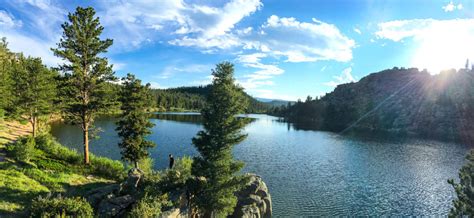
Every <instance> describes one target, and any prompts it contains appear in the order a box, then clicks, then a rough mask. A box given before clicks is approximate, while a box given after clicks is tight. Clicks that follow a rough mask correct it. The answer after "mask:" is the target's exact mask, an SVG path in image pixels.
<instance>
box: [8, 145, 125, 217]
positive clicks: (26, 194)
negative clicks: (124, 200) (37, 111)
mask: <svg viewBox="0 0 474 218" xmlns="http://www.w3.org/2000/svg"><path fill="white" fill-rule="evenodd" d="M47 140H48V142H49V143H50V144H48V146H42V148H48V149H49V150H47V149H44V150H41V149H38V148H37V149H35V151H34V155H33V158H31V160H30V161H29V162H27V163H24V162H19V161H15V160H14V158H12V157H8V156H6V157H5V158H4V161H2V162H0V217H2V216H14V217H16V216H26V215H28V212H27V209H28V206H29V205H30V204H31V202H32V199H34V198H36V197H37V196H39V195H42V196H43V195H46V194H47V193H48V192H53V193H62V195H65V196H82V195H83V194H84V193H86V192H87V191H88V190H92V189H95V188H99V187H101V186H105V185H109V184H111V183H114V182H115V181H114V180H113V179H117V181H118V179H119V178H120V175H112V174H121V173H125V170H124V167H123V165H122V164H121V163H120V162H116V161H112V160H110V159H107V158H99V157H95V156H94V161H92V164H96V165H95V166H94V165H92V166H84V165H83V164H82V163H81V162H77V161H76V158H75V157H74V156H75V155H80V154H77V153H75V152H74V151H72V150H70V149H68V148H66V147H64V146H61V145H60V144H59V143H57V142H55V141H54V140H52V139H49V138H48V139H47ZM39 147H41V146H39ZM5 151H6V150H5V146H4V145H0V153H2V152H3V153H5ZM48 152H49V153H48ZM63 152H64V153H63ZM64 155H65V156H66V157H65V156H64ZM109 167H110V169H111V171H113V172H112V173H111V172H107V168H109ZM114 170H115V171H114ZM120 170H123V171H124V172H119V171H120Z"/></svg>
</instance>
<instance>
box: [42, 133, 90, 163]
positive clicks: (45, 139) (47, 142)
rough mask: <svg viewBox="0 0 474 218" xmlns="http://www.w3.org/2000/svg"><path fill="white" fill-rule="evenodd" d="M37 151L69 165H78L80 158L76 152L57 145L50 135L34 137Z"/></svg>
mask: <svg viewBox="0 0 474 218" xmlns="http://www.w3.org/2000/svg"><path fill="white" fill-rule="evenodd" d="M36 146H37V148H38V149H40V150H42V151H44V152H46V153H47V154H48V155H49V156H50V157H51V158H54V159H57V160H63V161H66V162H67V163H70V164H80V163H81V161H82V156H81V155H80V154H78V153H77V152H76V151H74V150H71V149H69V148H67V147H64V146H63V145H61V144H59V142H57V141H56V140H55V139H54V138H53V137H52V136H51V135H49V134H41V135H39V136H37V137H36Z"/></svg>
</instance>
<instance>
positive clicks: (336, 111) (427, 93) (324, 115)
mask: <svg viewBox="0 0 474 218" xmlns="http://www.w3.org/2000/svg"><path fill="white" fill-rule="evenodd" d="M472 87H474V70H472V68H471V67H470V66H469V65H467V66H466V67H465V68H464V69H460V70H458V71H456V70H447V71H443V72H441V73H440V74H438V75H430V74H429V73H428V72H427V71H419V70H418V69H416V68H409V69H405V68H393V69H389V70H384V71H381V72H377V73H373V74H370V75H368V76H366V77H364V78H362V79H361V80H360V81H358V82H355V83H347V84H341V85H339V86H337V87H336V89H335V90H334V91H333V92H331V93H328V94H326V95H325V96H323V97H320V98H318V97H317V98H315V99H313V98H311V97H310V96H308V98H307V99H306V100H305V101H304V102H303V101H298V102H296V103H295V104H293V105H290V106H287V107H281V108H276V110H274V111H273V113H274V114H275V115H278V116H282V117H284V118H285V119H286V120H288V121H290V122H294V123H295V125H297V127H299V128H302V129H311V128H312V129H321V130H329V131H334V132H350V131H359V132H360V131H361V132H377V131H379V132H389V133H395V134H401V135H412V136H422V137H428V138H435V139H445V140H454V141H461V142H465V143H468V144H470V143H472V142H473V140H474V139H473V138H472V132H473V131H474V126H473V125H472V124H473V123H474V117H473V116H472V113H471V112H472V111H474V90H473V89H472ZM426 126H432V127H433V128H426Z"/></svg>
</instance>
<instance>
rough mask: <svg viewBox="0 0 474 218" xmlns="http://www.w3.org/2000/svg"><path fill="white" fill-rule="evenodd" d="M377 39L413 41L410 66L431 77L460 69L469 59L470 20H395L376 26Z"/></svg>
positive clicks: (473, 27)
mask: <svg viewBox="0 0 474 218" xmlns="http://www.w3.org/2000/svg"><path fill="white" fill-rule="evenodd" d="M378 27H379V30H378V31H377V32H376V33H375V34H376V35H377V37H379V38H384V39H389V40H392V41H395V42H398V41H401V40H405V39H412V40H415V41H416V43H415V45H416V47H414V49H415V51H414V52H412V54H413V58H412V66H414V67H418V68H426V69H428V70H429V71H430V72H431V73H439V71H441V70H443V69H448V68H460V67H463V66H464V63H465V61H466V59H467V58H470V59H473V58H474V57H473V56H474V55H473V53H472V51H474V44H473V43H468V42H469V41H471V40H472V39H473V38H474V19H452V20H436V19H413V20H396V21H390V22H386V23H380V24H379V25H378Z"/></svg>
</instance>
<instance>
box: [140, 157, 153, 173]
mask: <svg viewBox="0 0 474 218" xmlns="http://www.w3.org/2000/svg"><path fill="white" fill-rule="evenodd" d="M138 167H139V168H140V170H142V171H143V172H144V173H145V175H146V176H148V175H151V174H152V173H153V159H152V158H150V157H147V158H144V159H141V160H140V161H138Z"/></svg>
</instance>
